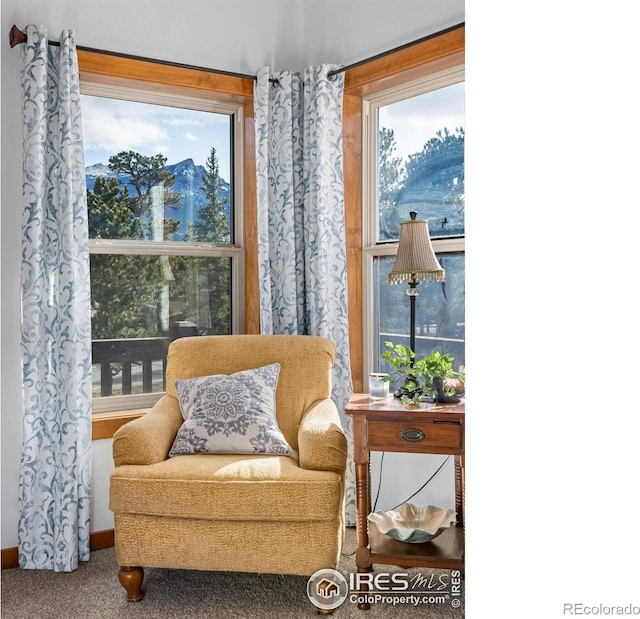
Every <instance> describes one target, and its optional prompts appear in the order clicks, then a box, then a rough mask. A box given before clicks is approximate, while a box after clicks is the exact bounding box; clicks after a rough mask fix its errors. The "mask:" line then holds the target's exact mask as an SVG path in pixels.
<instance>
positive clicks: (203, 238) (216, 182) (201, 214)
mask: <svg viewBox="0 0 640 619" xmlns="http://www.w3.org/2000/svg"><path fill="white" fill-rule="evenodd" d="M221 180H222V179H221V178H220V174H219V166H218V157H217V155H216V149H215V148H214V147H212V148H211V152H210V153H209V157H208V158H207V162H206V164H205V169H204V174H203V175H202V183H203V184H202V191H203V192H204V195H205V198H206V200H207V202H206V204H204V205H203V206H201V207H200V208H199V209H198V219H197V221H196V222H195V223H194V224H193V226H192V227H191V231H190V232H191V236H192V238H193V240H194V241H200V242H203V243H230V242H231V235H230V230H229V214H230V210H229V199H228V198H222V199H221V197H220V194H221V189H222V183H221Z"/></svg>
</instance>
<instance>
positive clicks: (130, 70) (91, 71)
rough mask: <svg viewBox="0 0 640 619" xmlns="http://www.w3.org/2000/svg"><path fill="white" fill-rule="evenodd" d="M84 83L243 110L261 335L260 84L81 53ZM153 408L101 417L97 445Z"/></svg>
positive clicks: (246, 197) (253, 300)
mask: <svg viewBox="0 0 640 619" xmlns="http://www.w3.org/2000/svg"><path fill="white" fill-rule="evenodd" d="M78 66H79V71H80V80H81V81H83V80H84V81H88V82H92V83H97V84H107V85H116V86H129V87H134V88H135V87H136V86H137V87H138V88H139V87H140V86H144V88H146V89H150V90H152V91H157V92H162V93H167V94H176V95H185V94H187V95H188V94H191V95H196V96H198V97H201V98H207V97H210V98H211V99H212V100H215V101H220V102H223V103H234V104H239V105H241V106H242V110H243V122H244V131H243V135H244V144H243V148H244V161H243V177H244V183H243V192H244V193H243V220H244V232H243V244H244V277H243V279H244V304H245V312H244V332H245V333H259V332H260V316H259V297H258V242H257V239H258V233H257V230H258V220H257V211H256V180H255V178H256V175H255V157H254V156H253V153H254V151H255V137H254V112H253V86H254V80H253V79H251V78H249V77H236V76H233V75H227V74H224V73H215V72H209V71H203V70H199V69H197V68H189V67H181V66H174V65H170V64H162V63H155V62H151V61H148V60H143V59H136V58H130V57H122V56H115V55H110V54H103V53H98V52H91V51H86V50H78ZM147 410H148V409H136V410H125V411H116V412H109V413H96V414H94V415H93V422H92V440H100V439H108V438H111V437H112V436H113V433H114V432H115V431H116V430H117V429H118V428H119V427H120V426H122V425H124V424H125V423H127V422H128V421H131V420H133V419H136V418H138V417H140V416H142V415H144V414H145V413H146V412H147Z"/></svg>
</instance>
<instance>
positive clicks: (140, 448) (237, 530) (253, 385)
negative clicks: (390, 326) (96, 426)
mask: <svg viewBox="0 0 640 619" xmlns="http://www.w3.org/2000/svg"><path fill="white" fill-rule="evenodd" d="M334 358H335V347H334V345H333V343H332V342H330V341H328V340H326V339H324V338H320V337H314V336H296V335H294V336H287V335H230V336H204V337H187V338H183V339H179V340H176V341H174V342H173V343H172V344H171V346H170V347H169V353H168V360H167V393H166V395H164V396H163V397H162V399H161V400H159V401H158V403H157V404H156V405H155V406H154V407H153V409H151V410H150V411H149V412H148V413H147V414H146V415H144V416H143V417H140V418H139V419H136V420H135V421H132V422H130V423H127V424H126V425H124V426H122V427H121V428H120V429H119V430H118V431H117V432H116V434H115V435H114V437H113V458H114V461H115V468H114V470H113V473H112V475H111V486H110V508H111V510H112V511H113V512H114V520H115V549H116V558H117V561H118V565H119V566H120V571H119V579H120V582H121V584H122V586H123V587H124V588H125V589H126V592H127V599H128V600H130V601H138V600H141V599H142V597H143V595H144V593H143V591H142V580H143V576H144V572H143V568H144V567H163V568H179V569H197V570H222V571H239V572H260V573H280V574H297V575H311V574H313V573H314V572H315V571H317V570H318V569H321V568H336V566H337V564H338V559H339V556H340V550H341V547H342V541H343V533H344V472H345V467H346V459H347V442H346V439H345V436H344V434H343V431H342V427H341V423H340V418H339V416H338V412H337V410H336V407H335V405H334V404H333V402H332V401H331V400H330V391H331V368H332V366H333V363H334ZM219 375H227V376H219ZM205 377H206V378H205ZM272 388H275V419H272V420H271V421H270V420H269V414H270V413H271V414H272V413H273V411H269V408H270V407H271V408H273V393H272V392H271V391H270V389H272ZM270 394H271V397H270ZM243 407H245V409H246V410H244V409H243ZM257 409H260V415H257V414H256V413H255V411H256V410H257ZM262 409H265V410H262ZM243 451H247V452H249V453H242V452H243Z"/></svg>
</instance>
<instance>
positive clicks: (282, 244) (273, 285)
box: [254, 65, 355, 524]
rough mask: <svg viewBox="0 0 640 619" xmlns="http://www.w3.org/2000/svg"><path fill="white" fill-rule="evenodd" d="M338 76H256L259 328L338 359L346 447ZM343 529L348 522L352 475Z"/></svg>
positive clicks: (323, 72) (336, 380) (337, 398)
mask: <svg viewBox="0 0 640 619" xmlns="http://www.w3.org/2000/svg"><path fill="white" fill-rule="evenodd" d="M334 68H336V67H331V66H329V65H322V66H318V67H310V68H308V69H306V70H305V72H304V75H301V74H300V73H294V72H291V71H283V72H280V73H276V74H270V73H269V69H268V67H264V68H262V69H261V70H260V71H259V72H258V80H257V84H256V89H255V95H254V100H255V101H254V103H255V106H254V107H255V131H256V166H257V194H258V267H259V277H260V327H261V332H262V333H266V334H272V333H275V334H302V335H319V336H322V337H325V338H327V339H329V340H331V341H333V342H334V343H335V345H336V349H337V356H336V363H335V366H334V369H333V391H332V398H333V400H334V402H335V404H336V406H337V408H338V411H339V412H340V415H341V418H342V423H343V427H344V428H345V430H346V433H347V435H348V437H349V441H350V442H351V420H350V419H349V418H348V417H347V416H346V415H345V414H344V409H345V407H346V405H347V403H348V401H349V397H350V396H351V393H352V382H351V369H350V358H349V328H348V318H347V261H346V248H345V231H344V193H343V180H342V96H343V88H344V76H343V74H342V73H339V74H337V75H336V76H335V77H334V78H329V76H328V74H329V72H330V71H331V70H332V69H334ZM346 492H347V494H346V513H347V522H348V523H349V524H353V522H355V493H354V482H353V470H352V464H351V461H350V469H349V470H348V472H347V480H346Z"/></svg>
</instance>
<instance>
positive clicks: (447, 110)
mask: <svg viewBox="0 0 640 619" xmlns="http://www.w3.org/2000/svg"><path fill="white" fill-rule="evenodd" d="M378 114H379V115H378V125H379V126H380V127H384V128H386V129H393V132H394V137H395V139H396V150H395V153H394V155H395V156H396V157H402V158H403V159H404V160H405V161H406V158H407V157H408V156H409V155H413V154H415V153H418V152H420V151H421V150H422V147H423V146H424V145H425V144H426V143H427V142H428V141H429V139H431V138H432V137H434V136H435V135H436V132H437V131H439V130H441V129H443V128H444V127H447V128H448V129H449V130H450V131H453V129H455V128H456V127H464V82H461V83H459V84H452V85H451V86H446V87H444V88H440V89H438V90H433V91H431V92H427V93H424V94H422V95H417V96H415V97H411V98H410V99H405V100H403V101H399V102H397V103H392V104H389V105H385V106H383V107H380V108H379V112H378Z"/></svg>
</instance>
